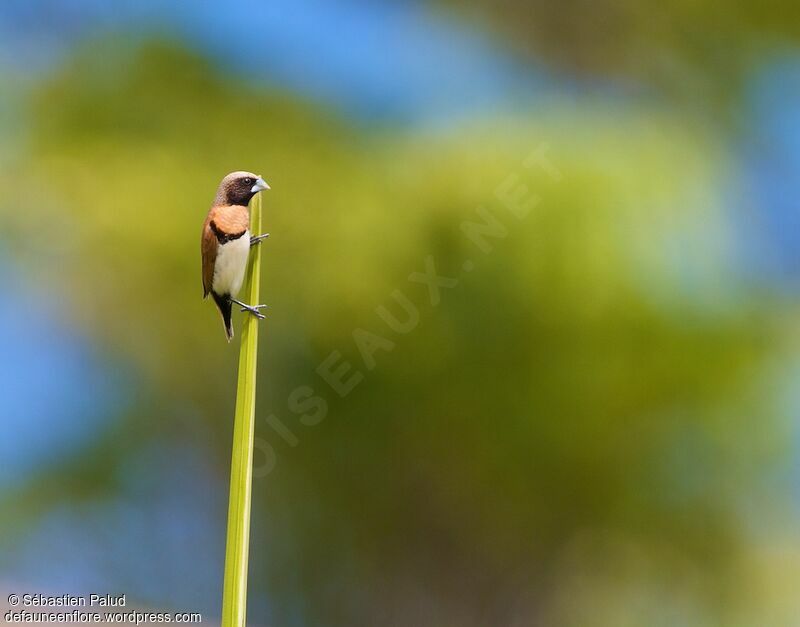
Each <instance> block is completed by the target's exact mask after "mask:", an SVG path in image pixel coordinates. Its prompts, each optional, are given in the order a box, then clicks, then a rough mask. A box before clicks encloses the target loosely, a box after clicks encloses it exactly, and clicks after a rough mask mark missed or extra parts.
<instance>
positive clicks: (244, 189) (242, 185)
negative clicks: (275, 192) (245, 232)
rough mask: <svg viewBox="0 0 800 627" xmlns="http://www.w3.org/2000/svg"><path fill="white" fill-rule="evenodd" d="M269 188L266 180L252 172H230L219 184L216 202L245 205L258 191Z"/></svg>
mask: <svg viewBox="0 0 800 627" xmlns="http://www.w3.org/2000/svg"><path fill="white" fill-rule="evenodd" d="M265 189H269V185H267V183H266V181H265V180H264V179H262V178H261V177H260V176H259V175H258V174H253V173H252V172H244V171H240V172H231V173H230V174H228V175H227V176H226V177H225V178H224V179H222V182H221V183H220V184H219V189H218V190H217V198H216V204H220V205H245V206H246V205H247V204H248V203H249V202H250V199H251V198H253V196H255V195H256V194H257V193H258V192H260V191H262V190H265Z"/></svg>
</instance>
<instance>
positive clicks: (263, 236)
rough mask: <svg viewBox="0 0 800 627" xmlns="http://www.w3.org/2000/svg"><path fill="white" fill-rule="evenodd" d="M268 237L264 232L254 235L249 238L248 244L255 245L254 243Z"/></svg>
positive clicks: (258, 242)
mask: <svg viewBox="0 0 800 627" xmlns="http://www.w3.org/2000/svg"><path fill="white" fill-rule="evenodd" d="M268 237H269V233H264V234H263V235H254V236H253V237H251V238H250V246H255V245H256V244H260V243H261V242H262V241H263V240H265V239H267V238H268Z"/></svg>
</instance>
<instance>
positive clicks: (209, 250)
mask: <svg viewBox="0 0 800 627" xmlns="http://www.w3.org/2000/svg"><path fill="white" fill-rule="evenodd" d="M265 189H269V185H267V183H266V182H265V181H264V179H262V178H261V177H260V176H258V175H257V174H253V173H252V172H231V173H230V174H228V175H227V176H226V177H225V178H223V179H222V182H221V183H220V184H219V188H218V189H217V195H216V197H215V198H214V203H213V204H212V205H211V209H210V210H209V212H208V215H207V216H206V221H205V223H204V224H203V236H202V239H201V242H200V250H201V253H202V256H203V298H205V297H206V296H208V295H209V294H211V296H212V297H213V299H214V302H215V303H216V304H217V307H218V308H219V312H220V313H221V314H222V324H223V326H224V327H225V337H227V338H228V341H229V342H230V341H231V338H232V337H233V322H232V321H231V309H232V307H233V305H234V304H236V305H239V306H240V307H241V308H242V311H247V312H250V313H251V314H252V315H254V316H256V317H257V318H263V317H264V315H263V314H262V313H261V312H260V311H259V309H263V308H264V307H266V305H247V304H245V303H242V302H240V301H238V300H236V295H237V294H238V293H239V289H240V288H241V287H242V281H243V280H244V272H245V269H246V268H247V257H248V255H249V253H250V247H251V246H255V245H256V244H258V243H260V242H261V240H263V239H265V238H266V237H269V233H265V234H264V235H257V236H255V237H250V213H249V211H248V209H247V206H248V204H249V203H250V200H251V199H252V198H253V196H255V195H256V194H257V193H259V192H260V191H263V190H265Z"/></svg>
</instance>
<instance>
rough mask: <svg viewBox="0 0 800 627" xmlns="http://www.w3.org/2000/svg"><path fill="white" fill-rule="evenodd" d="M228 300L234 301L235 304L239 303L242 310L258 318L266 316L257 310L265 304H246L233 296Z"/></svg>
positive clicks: (261, 318)
mask: <svg viewBox="0 0 800 627" xmlns="http://www.w3.org/2000/svg"><path fill="white" fill-rule="evenodd" d="M230 300H231V302H232V303H236V304H237V305H239V306H240V307H241V308H242V311H249V312H250V313H251V314H253V315H254V316H255V317H256V318H258V319H259V320H263V319H264V318H266V316H265V315H264V314H262V313H261V312H260V311H259V309H264V308H266V305H246V304H245V303H243V302H241V301H239V300H236V299H235V298H231V299H230Z"/></svg>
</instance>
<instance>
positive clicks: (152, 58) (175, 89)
mask: <svg viewBox="0 0 800 627" xmlns="http://www.w3.org/2000/svg"><path fill="white" fill-rule="evenodd" d="M687 11H688V9H687ZM104 52H105V53H104V54H98V53H97V51H96V50H95V51H94V53H93V54H86V55H83V56H81V57H79V58H77V59H75V61H74V63H73V64H72V65H71V66H70V67H68V68H65V69H64V70H63V71H61V72H60V73H59V74H57V75H56V76H54V77H53V78H52V79H51V80H49V81H48V82H47V83H46V84H45V85H43V86H42V87H41V88H40V89H38V90H37V91H36V92H35V94H33V96H32V98H31V105H30V108H29V115H30V116H31V120H32V122H33V124H32V128H33V129H34V133H33V135H32V136H31V137H29V138H28V147H27V152H26V154H25V156H24V158H22V159H20V160H19V162H18V163H16V164H13V165H12V167H11V168H9V169H8V170H6V171H5V172H4V173H3V174H2V175H0V177H1V178H0V186H2V188H3V193H2V195H0V197H2V198H3V199H4V200H3V202H2V204H1V205H0V211H1V212H2V219H3V223H4V225H5V228H4V230H3V238H4V241H5V244H6V245H7V246H8V247H9V249H10V250H11V251H12V252H13V253H14V254H15V255H16V257H17V258H18V259H19V260H20V262H21V265H22V267H24V268H25V269H26V271H27V272H29V273H30V276H31V278H33V279H35V280H36V281H38V282H40V283H41V284H42V285H44V286H46V288H47V289H49V290H53V291H54V292H55V293H57V294H60V295H61V296H62V297H63V299H64V303H65V315H67V316H70V317H71V319H72V320H73V321H74V323H75V324H76V325H78V326H80V327H82V328H84V329H86V330H87V331H88V332H90V333H92V334H93V335H94V336H95V337H96V338H97V341H98V342H101V343H102V344H104V345H106V346H108V347H109V348H110V350H111V351H112V352H113V353H114V354H116V355H118V356H120V358H121V359H123V360H124V361H125V362H127V363H130V364H133V369H134V371H135V373H136V376H137V377H140V378H141V381H142V389H143V390H145V391H146V392H145V393H144V394H145V396H144V397H143V398H140V399H138V400H137V403H136V405H135V407H134V409H133V410H131V412H130V417H129V419H128V421H127V422H125V423H123V426H122V427H120V428H119V432H114V433H112V434H111V435H110V436H109V437H108V438H106V439H105V440H104V441H103V442H101V443H99V444H98V451H97V453H96V454H94V453H89V454H87V455H86V456H85V457H84V459H82V460H81V461H80V462H79V463H76V464H75V465H74V466H72V467H67V468H66V469H65V470H64V472H63V474H62V476H61V478H60V479H58V481H60V482H62V483H60V484H59V483H55V484H54V483H53V479H52V478H51V479H49V480H48V484H49V485H51V486H53V485H55V486H56V487H54V488H53V490H52V491H53V494H52V497H53V499H57V498H58V497H59V491H58V486H59V485H61V486H62V487H63V486H64V485H65V483H64V482H69V481H72V482H74V483H73V484H71V487H70V488H69V490H65V491H64V494H65V495H66V494H68V495H69V498H72V499H74V498H77V497H78V496H79V495H80V494H84V495H85V498H87V499H91V498H94V496H93V495H95V494H97V491H98V490H99V491H100V492H102V490H113V489H114V482H115V481H117V480H118V479H115V477H116V476H118V475H117V474H115V470H114V469H115V468H117V467H118V466H119V464H121V463H123V460H124V459H125V457H126V455H128V454H131V451H132V450H133V449H134V448H135V446H137V444H140V443H141V442H143V441H148V440H149V439H157V438H160V437H163V436H164V434H165V433H166V432H172V433H173V434H174V433H175V432H177V433H180V432H181V430H182V429H184V428H185V425H179V426H176V425H169V424H164V415H165V412H163V408H164V407H167V406H189V407H191V408H192V410H193V411H194V412H196V413H197V416H198V420H201V421H202V423H203V424H202V425H198V430H197V433H187V434H186V438H187V439H189V440H192V439H195V438H198V437H205V438H208V439H209V440H210V442H211V443H212V445H213V446H214V450H215V451H216V454H217V455H218V459H217V462H216V463H217V466H218V468H219V472H220V473H222V474H226V473H227V471H228V455H229V444H230V437H231V429H232V425H231V416H232V407H233V393H234V381H235V367H234V366H235V359H236V353H237V351H236V348H235V346H228V345H227V344H226V342H225V341H224V338H223V336H222V332H221V330H220V325H219V321H218V320H217V313H216V311H215V309H214V307H213V306H211V305H210V304H208V303H203V302H202V301H201V295H202V292H201V283H200V266H199V264H200V261H199V246H198V244H199V235H200V225H201V223H202V220H203V217H204V215H205V212H206V209H207V207H208V204H209V202H210V200H211V198H212V197H213V193H214V189H215V186H216V184H217V182H218V180H219V179H220V177H221V176H222V175H223V174H224V173H226V172H228V171H231V170H235V169H242V168H245V169H252V170H254V171H257V172H259V173H261V174H263V175H264V176H265V178H266V179H267V180H268V181H269V182H270V184H271V185H272V188H273V191H271V192H269V193H268V195H266V196H265V198H264V221H265V225H266V230H267V231H269V232H271V233H272V237H271V238H270V240H269V241H268V242H267V243H266V244H265V245H264V246H265V248H264V251H263V252H264V267H263V275H262V276H263V281H262V288H261V291H262V295H263V297H264V300H265V302H267V303H269V304H270V305H272V307H273V308H272V309H271V311H270V314H269V317H268V319H267V320H266V321H265V323H264V327H263V329H262V334H261V348H260V353H261V359H262V361H261V364H260V367H259V373H260V375H261V377H262V379H261V382H260V387H259V400H258V420H259V422H258V424H257V428H256V429H257V435H258V436H259V437H260V438H262V440H264V441H266V442H269V445H270V446H271V447H272V448H273V449H274V451H275V453H276V455H277V459H276V465H275V467H274V470H273V471H272V472H271V473H270V474H269V475H268V476H267V477H265V478H262V479H257V480H256V482H255V485H254V499H255V501H256V504H255V514H256V519H255V520H254V525H253V531H252V542H253V549H252V558H251V571H252V578H251V581H252V582H253V583H252V584H251V585H252V586H253V587H252V588H251V597H252V595H257V594H259V593H260V592H261V591H263V590H264V588H263V586H267V587H268V588H267V589H268V590H269V591H270V593H271V594H270V600H271V602H272V603H274V604H275V605H274V608H273V611H274V615H273V617H272V618H273V622H274V624H275V625H288V624H295V622H293V621H297V616H298V611H300V612H301V613H302V614H303V616H304V618H305V620H306V621H307V623H308V624H325V625H348V626H351V625H376V624H384V625H386V624H416V625H459V626H461V627H468V626H471V625H475V626H479V625H480V626H486V625H529V624H546V625H565V626H566V625H614V626H620V625H643V624H647V625H674V624H686V625H690V624H691V625H719V624H760V623H758V622H753V623H746V622H745V623H736V622H733V617H741V616H747V615H748V614H747V613H748V612H757V611H760V610H763V609H764V607H766V605H765V604H768V599H767V596H768V595H763V596H758V595H755V594H743V591H744V590H745V589H748V590H749V589H750V588H749V586H750V585H751V584H752V578H753V577H755V575H753V572H754V569H755V567H754V566H753V560H755V558H754V557H753V556H752V554H751V551H750V550H749V542H750V540H749V538H750V535H749V534H750V533H751V530H750V529H749V528H748V523H747V517H746V516H745V515H744V513H745V509H746V507H747V506H752V504H753V503H755V502H759V498H760V495H763V494H764V490H765V487H764V486H765V483H767V482H768V479H769V477H770V473H772V472H773V471H774V470H775V468H776V466H777V465H778V464H780V463H781V459H783V458H782V452H783V451H784V447H785V444H784V436H785V434H784V432H783V426H782V422H781V421H780V420H779V415H778V414H777V410H776V408H775V407H774V406H773V401H772V400H771V399H773V396H774V395H773V394H772V393H773V392H774V390H773V389H771V388H770V383H769V380H768V377H767V374H768V373H769V372H770V368H773V367H775V366H776V364H777V363H780V361H781V359H782V350H781V344H780V342H781V329H780V326H779V324H778V322H776V321H775V320H774V319H773V317H772V314H771V309H770V307H769V302H768V301H767V299H765V298H763V297H762V298H759V299H756V298H754V295H753V294H752V293H750V292H749V291H748V290H747V288H746V286H744V285H742V284H741V283H740V282H739V281H738V280H737V278H736V275H735V274H734V273H733V272H731V270H730V260H731V255H730V246H731V241H730V238H729V235H728V229H727V226H726V223H725V219H724V214H723V213H722V212H721V211H720V207H719V198H718V192H717V190H718V189H719V184H720V181H721V180H722V178H723V177H724V175H725V163H724V160H723V159H722V158H721V157H720V152H719V150H718V147H717V146H716V145H715V143H714V139H713V137H711V136H704V135H703V134H698V133H696V132H693V131H690V130H689V129H686V128H685V127H684V126H683V125H682V124H681V123H680V120H678V119H675V118H672V117H670V115H668V114H666V113H664V112H663V111H661V110H648V109H644V108H643V109H638V108H629V109H626V110H624V111H620V110H612V109H610V108H604V107H602V106H597V104H596V103H594V104H593V103H587V105H586V106H585V107H584V108H575V107H574V105H573V106H570V107H562V106H560V104H559V103H558V102H552V103H551V104H549V105H547V106H543V107H541V108H540V109H538V110H536V111H532V112H531V113H530V115H528V116H520V117H519V118H516V119H504V120H502V121H498V120H494V121H493V120H487V121H485V123H481V124H478V123H474V124H472V125H470V126H467V127H455V128H449V129H442V130H440V131H437V132H428V133H426V134H418V135H417V134H409V133H399V132H394V131H392V130H390V129H388V130H383V129H374V128H373V129H364V128H358V127H351V126H347V125H346V124H344V123H342V122H341V121H338V120H336V119H331V118H330V117H329V116H327V115H326V114H324V113H323V112H321V111H319V110H315V109H313V108H311V107H309V106H308V105H307V104H302V103H299V102H297V101H295V100H292V99H290V98H287V97H286V96H283V95H280V94H276V93H272V92H265V91H260V90H256V89H253V88H251V87H248V86H247V85H244V84H241V83H237V82H232V81H229V80H225V79H224V78H222V77H221V76H220V75H219V74H218V73H216V72H215V71H214V70H213V69H212V68H211V67H209V66H208V65H207V64H206V63H204V62H203V61H202V60H200V59H197V58H195V57H193V56H192V55H189V54H187V53H185V52H183V51H181V50H179V49H175V48H173V47H171V46H169V45H167V44H163V43H153V44H150V45H148V46H145V47H144V48H142V49H140V50H139V49H136V50H128V49H122V48H116V47H113V46H111V47H109V49H108V50H106V51H104ZM536 149H546V157H547V159H548V160H549V162H550V163H551V164H552V165H553V166H554V167H555V168H557V170H558V172H559V174H560V178H559V177H556V178H554V177H553V176H551V173H549V172H548V171H547V170H546V169H542V168H540V167H526V165H525V160H526V158H528V156H529V155H530V154H531V152H532V151H534V150H536ZM510 175H511V176H514V177H517V178H516V179H513V180H514V181H515V182H516V183H518V184H524V185H525V186H527V190H528V194H529V196H528V198H532V196H531V195H532V194H535V195H536V196H537V197H538V198H539V202H538V204H537V205H536V206H535V207H534V208H533V209H532V211H531V213H530V215H528V216H526V217H524V218H522V219H519V218H517V217H515V216H514V215H513V213H512V212H510V211H509V210H508V206H507V204H506V203H504V202H503V201H502V200H501V199H499V198H498V195H497V189H498V186H500V185H502V184H503V183H504V182H508V181H509V180H510V179H509V178H508V177H509V176H510ZM43 182H46V183H47V184H46V185H44V184H43ZM12 199H13V200H12ZM479 207H482V208H484V209H485V210H488V211H489V212H491V214H492V215H494V216H495V218H496V219H497V220H498V221H499V222H500V223H501V224H502V225H503V227H504V228H505V229H506V230H507V236H505V237H498V238H492V237H488V238H487V241H488V242H489V245H490V246H491V250H490V251H489V252H487V253H484V252H482V251H481V250H480V249H479V248H478V247H476V245H475V244H474V243H473V242H472V241H471V240H470V239H469V238H468V237H466V236H465V234H464V232H463V230H462V223H463V222H464V221H473V222H477V221H480V217H479V215H478V213H476V210H477V209H478V208H479ZM428 257H431V258H432V259H433V260H434V263H435V266H436V270H437V273H438V274H440V275H444V276H447V277H456V278H458V280H459V283H458V285H457V286H455V287H452V288H442V290H441V302H440V303H439V304H437V305H433V304H431V300H430V298H429V292H428V289H427V288H426V286H425V285H424V284H420V283H417V282H413V281H409V279H408V277H409V275H410V274H412V273H414V272H423V271H424V268H425V260H426V258H428ZM465 260H471V261H472V262H473V263H474V270H472V271H471V272H465V271H464V270H463V263H464V261H465ZM394 290H401V291H402V292H403V294H405V296H406V297H407V298H408V299H409V300H410V301H411V303H413V306H414V307H415V308H417V309H418V311H419V316H420V321H419V324H418V325H417V326H416V327H415V328H414V329H413V330H411V331H410V332H408V333H406V334H400V333H396V332H394V331H392V330H391V329H389V327H387V325H386V323H385V322H384V321H383V320H382V319H381V317H380V316H378V315H377V313H376V308H377V307H379V306H380V305H385V306H386V307H387V308H388V309H389V310H390V311H392V312H394V313H395V314H396V315H397V316H398V317H402V316H401V309H400V308H399V306H398V305H397V303H396V302H395V301H394V300H393V299H392V296H391V295H392V293H393V291H394ZM236 324H237V328H240V325H241V321H240V320H237V321H236ZM355 329H365V330H367V331H369V332H371V333H374V334H377V335H379V336H381V337H382V338H385V339H386V340H388V341H389V342H391V343H392V344H393V345H394V347H393V348H392V349H391V350H378V351H376V352H375V354H374V358H375V360H376V363H375V366H374V369H369V367H368V366H367V365H365V363H364V360H363V357H362V355H361V354H360V352H359V350H358V348H357V346H356V344H355V342H354V338H353V332H354V330H355ZM332 351H339V352H340V353H341V354H342V358H343V359H346V360H347V361H348V362H350V364H351V366H352V368H353V369H354V371H359V372H361V373H362V374H363V376H364V380H363V381H362V382H361V383H360V384H359V385H358V386H357V387H356V388H355V389H354V390H353V392H352V393H350V394H349V395H347V396H346V397H344V398H341V397H340V396H339V395H338V394H336V393H335V392H334V391H333V390H332V389H331V387H330V386H329V385H328V384H327V383H326V382H325V381H324V379H323V378H322V377H321V376H320V375H319V374H318V372H317V370H318V367H319V365H320V364H321V363H322V362H323V361H324V360H325V359H326V358H327V357H328V356H329V355H330V354H331V352H332ZM298 386H309V387H311V388H312V389H313V390H314V391H315V393H316V394H317V395H319V396H321V397H323V398H324V399H325V401H326V403H327V405H328V411H327V415H326V417H325V419H324V421H322V422H321V423H320V424H319V425H316V426H307V425H305V424H303V423H302V422H301V421H300V420H299V419H298V416H297V415H296V414H295V413H293V412H292V411H291V410H290V406H289V403H288V399H289V398H290V395H291V394H292V391H293V390H295V389H296V388H297V387H298ZM167 415H168V414H167ZM270 415H274V416H277V417H278V418H279V419H280V420H281V421H282V422H283V423H284V424H285V425H286V427H288V428H289V429H290V430H291V431H292V432H293V433H294V435H295V436H296V438H297V442H296V446H290V445H289V444H287V443H286V442H285V441H284V440H283V439H282V438H281V437H280V436H279V435H278V433H277V432H276V431H275V430H274V429H273V428H272V427H270V425H269V423H268V416H270ZM198 434H201V435H198ZM76 486H83V489H82V490H80V491H79V490H77V489H76ZM15 498H16V499H17V500H16V501H13V502H14V503H16V504H17V505H18V504H19V503H22V502H24V499H25V498H28V497H26V495H25V493H21V494H18V495H16V497H15ZM23 509H24V508H23ZM7 511H8V510H7ZM765 511H766V510H765ZM218 542H219V543H220V544H222V543H223V542H224V538H223V537H220V538H218ZM746 575H749V576H750V577H751V578H748V576H746ZM298 607H300V608H302V609H301V610H298ZM754 608H755V609H754ZM667 609H668V611H666V610H667ZM756 615H765V614H756ZM775 624H779V623H775Z"/></svg>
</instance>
